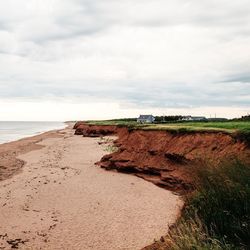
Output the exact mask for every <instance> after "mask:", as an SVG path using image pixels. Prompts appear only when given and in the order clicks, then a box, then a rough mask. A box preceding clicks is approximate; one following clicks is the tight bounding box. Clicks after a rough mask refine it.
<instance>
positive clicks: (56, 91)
mask: <svg viewBox="0 0 250 250" xmlns="http://www.w3.org/2000/svg"><path fill="white" fill-rule="evenodd" d="M249 13H250V3H249V0H238V1H235V0H202V1H201V0H157V1H156V0H8V1H1V2H0V120H71V119H97V118H99V119H103V118H113V117H129V116H137V115H139V113H153V114H160V115H162V114H165V115H168V114H187V115H188V114H193V115H206V116H208V117H209V116H210V115H211V116H214V115H215V113H216V114H217V116H226V117H234V116H241V115H244V114H247V113H248V112H249V113H250V15H249Z"/></svg>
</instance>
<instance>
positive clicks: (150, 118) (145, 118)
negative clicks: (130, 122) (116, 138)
mask: <svg viewBox="0 0 250 250" xmlns="http://www.w3.org/2000/svg"><path fill="white" fill-rule="evenodd" d="M154 121H155V118H154V116H153V115H140V116H139V118H137V122H139V123H153V122H154Z"/></svg>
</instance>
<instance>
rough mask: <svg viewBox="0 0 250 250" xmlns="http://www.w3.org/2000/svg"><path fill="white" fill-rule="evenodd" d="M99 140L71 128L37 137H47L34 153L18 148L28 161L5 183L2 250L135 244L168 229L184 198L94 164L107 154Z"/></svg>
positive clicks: (111, 249)
mask: <svg viewBox="0 0 250 250" xmlns="http://www.w3.org/2000/svg"><path fill="white" fill-rule="evenodd" d="M41 139H43V140H42V141H40V140H41ZM27 140H31V139H25V140H22V141H21V142H20V141H19V142H17V143H19V144H20V145H21V146H22V145H23V144H25V143H27ZM99 140H100V139H99V138H94V139H93V138H82V137H81V136H74V135H73V131H72V129H70V128H68V129H65V130H63V131H61V132H57V135H55V132H52V133H51V136H49V133H47V134H46V136H45V137H44V138H43V137H40V138H37V137H36V139H34V138H33V144H34V142H37V141H40V142H39V145H36V146H35V147H30V149H36V150H33V151H30V152H28V153H27V151H28V150H26V153H25V154H21V155H19V153H23V152H25V150H24V149H23V150H19V151H18V148H19V149H20V145H19V147H17V146H16V147H17V148H16V151H15V152H16V154H15V155H18V158H20V159H21V161H25V162H26V164H25V166H24V167H23V168H22V171H19V173H18V174H16V175H14V176H12V178H9V179H6V180H3V181H1V182H0V249H11V247H12V248H13V247H15V246H16V247H17V248H18V249H53V250H56V249H60V250H61V249H69V250H74V249H79V250H80V249H86V250H87V249H96V250H99V249H100V250H106V249H107V250H116V249H133V250H134V249H135V250H136V249H141V248H142V247H144V246H146V245H148V244H151V243H153V241H154V239H159V238H160V237H161V236H162V235H165V234H166V232H167V230H168V225H169V224H172V223H173V222H174V221H175V219H176V218H177V216H178V214H179V211H180V208H181V206H182V205H183V203H182V201H181V199H180V198H179V197H178V196H176V195H174V194H173V193H171V192H170V191H166V190H163V189H161V188H159V187H157V186H155V185H153V184H152V183H149V182H146V181H144V180H143V179H140V178H137V177H135V176H131V175H126V174H120V173H114V172H108V171H105V170H103V169H101V168H99V167H98V166H95V165H94V163H95V162H97V161H98V160H100V158H101V157H102V156H103V155H105V154H107V152H105V151H104V147H105V146H104V145H99V144H98V141H99ZM15 145H16V144H15V143H12V148H13V147H15ZM41 145H42V146H44V147H42V146H41ZM33 146H34V145H33ZM3 147H5V148H8V147H10V146H9V144H6V145H5V146H2V151H4V150H3ZM6 152H7V151H6ZM18 152H19V153H18ZM0 156H1V155H0ZM13 157H14V155H13ZM0 160H2V158H1V157H0ZM0 165H1V164H0Z"/></svg>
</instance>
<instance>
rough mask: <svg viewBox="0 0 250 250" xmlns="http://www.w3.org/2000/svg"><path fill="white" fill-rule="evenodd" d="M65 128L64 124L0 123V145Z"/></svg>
mask: <svg viewBox="0 0 250 250" xmlns="http://www.w3.org/2000/svg"><path fill="white" fill-rule="evenodd" d="M65 127H66V124H65V123H64V122H27V121H25V122H23V121H11V122H9V121H0V144H2V143H6V142H11V141H16V140H19V139H22V138H25V137H30V136H34V135H38V134H41V133H44V132H46V131H50V130H55V129H63V128H65Z"/></svg>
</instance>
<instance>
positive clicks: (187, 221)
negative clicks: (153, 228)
mask: <svg viewBox="0 0 250 250" xmlns="http://www.w3.org/2000/svg"><path fill="white" fill-rule="evenodd" d="M195 172H196V174H197V189H196V191H195V193H193V194H192V195H191V197H189V198H187V200H186V206H185V208H184V210H183V213H182V217H181V218H180V219H179V221H178V222H177V224H176V225H175V226H174V227H173V228H172V230H171V231H170V234H169V236H168V237H167V238H166V240H165V242H166V243H165V245H166V246H168V248H166V249H173V250H181V249H187V250H189V249H190V250H191V249H197V250H198V249H201V250H202V249H250V166H247V165H244V164H242V163H240V162H237V161H236V162H234V163H231V164H224V165H223V166H220V167H216V168H213V167H202V168H200V169H199V170H197V171H195ZM163 249H164V248H163Z"/></svg>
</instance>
